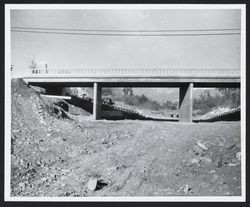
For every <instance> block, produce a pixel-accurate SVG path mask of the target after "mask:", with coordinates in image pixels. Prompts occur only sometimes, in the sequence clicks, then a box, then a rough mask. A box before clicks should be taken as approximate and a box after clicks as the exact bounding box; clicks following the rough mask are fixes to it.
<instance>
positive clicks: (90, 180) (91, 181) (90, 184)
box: [87, 178, 97, 191]
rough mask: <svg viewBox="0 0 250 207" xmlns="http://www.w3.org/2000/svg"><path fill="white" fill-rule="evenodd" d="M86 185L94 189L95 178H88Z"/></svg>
mask: <svg viewBox="0 0 250 207" xmlns="http://www.w3.org/2000/svg"><path fill="white" fill-rule="evenodd" d="M87 187H88V189H89V190H92V191H94V190H95V189H96V187H97V178H90V179H89V181H88V186H87Z"/></svg>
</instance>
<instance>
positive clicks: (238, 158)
mask: <svg viewBox="0 0 250 207" xmlns="http://www.w3.org/2000/svg"><path fill="white" fill-rule="evenodd" d="M235 157H236V159H237V160H239V161H240V160H241V152H237V153H236V156H235Z"/></svg>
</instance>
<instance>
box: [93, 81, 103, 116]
mask: <svg viewBox="0 0 250 207" xmlns="http://www.w3.org/2000/svg"><path fill="white" fill-rule="evenodd" d="M101 98H102V88H101V86H100V84H99V83H94V95H93V99H94V100H93V118H94V120H98V119H101V107H102V101H101Z"/></svg>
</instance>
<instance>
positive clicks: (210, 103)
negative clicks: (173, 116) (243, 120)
mask: <svg viewBox="0 0 250 207" xmlns="http://www.w3.org/2000/svg"><path fill="white" fill-rule="evenodd" d="M217 91H218V92H219V93H216V94H215V95H214V96H212V95H211V94H210V92H209V91H208V90H205V91H204V92H203V93H201V94H200V95H199V97H198V98H195V99H194V101H193V107H194V110H199V111H200V114H204V113H207V112H208V111H209V110H211V109H212V108H213V107H216V106H224V107H229V108H236V107H238V106H239V105H240V89H237V88H219V89H217Z"/></svg>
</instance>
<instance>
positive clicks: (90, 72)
mask: <svg viewBox="0 0 250 207" xmlns="http://www.w3.org/2000/svg"><path fill="white" fill-rule="evenodd" d="M30 75H31V76H32V77H229V78H230V77H240V70H239V69H33V70H32V71H31V74H30Z"/></svg>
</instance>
